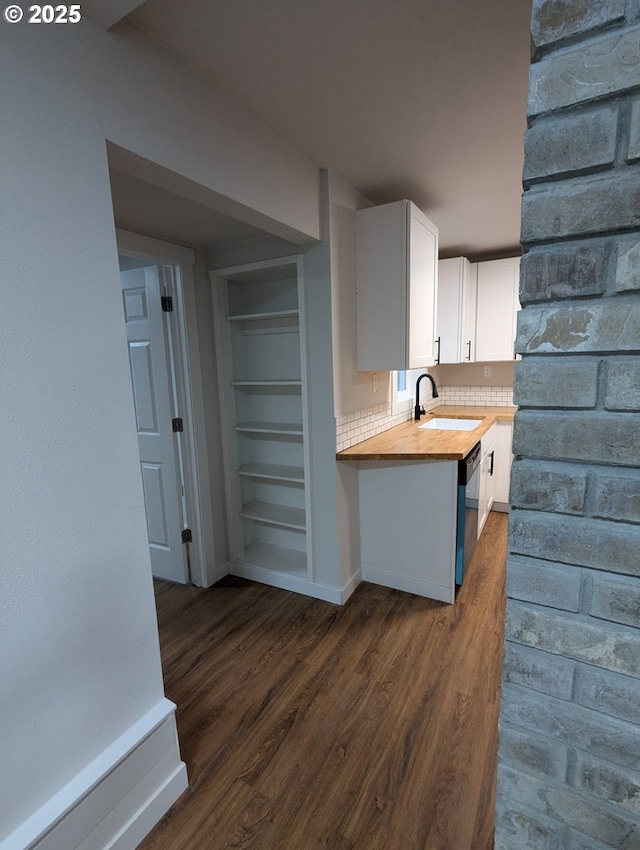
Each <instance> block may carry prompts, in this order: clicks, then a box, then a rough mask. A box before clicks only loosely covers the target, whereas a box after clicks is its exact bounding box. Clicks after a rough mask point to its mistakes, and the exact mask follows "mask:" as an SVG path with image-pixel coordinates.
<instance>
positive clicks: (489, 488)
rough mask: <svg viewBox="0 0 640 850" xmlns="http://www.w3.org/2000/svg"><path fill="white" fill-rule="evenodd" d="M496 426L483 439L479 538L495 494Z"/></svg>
mask: <svg viewBox="0 0 640 850" xmlns="http://www.w3.org/2000/svg"><path fill="white" fill-rule="evenodd" d="M495 448H496V426H495V425H493V426H492V427H491V428H490V429H489V430H488V431H487V433H486V434H485V435H484V437H483V438H482V449H481V457H482V460H481V461H480V486H479V494H478V537H480V534H481V533H482V529H483V528H484V524H485V522H486V521H487V517H488V516H489V511H490V510H491V507H492V505H493V499H494V492H495V475H494V473H495Z"/></svg>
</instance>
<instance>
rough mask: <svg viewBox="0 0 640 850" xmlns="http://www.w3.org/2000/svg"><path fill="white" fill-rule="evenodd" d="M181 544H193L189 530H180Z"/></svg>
mask: <svg viewBox="0 0 640 850" xmlns="http://www.w3.org/2000/svg"><path fill="white" fill-rule="evenodd" d="M182 542H183V543H193V535H192V534H191V529H190V528H183V529H182Z"/></svg>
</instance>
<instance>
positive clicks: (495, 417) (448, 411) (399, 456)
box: [335, 404, 517, 463]
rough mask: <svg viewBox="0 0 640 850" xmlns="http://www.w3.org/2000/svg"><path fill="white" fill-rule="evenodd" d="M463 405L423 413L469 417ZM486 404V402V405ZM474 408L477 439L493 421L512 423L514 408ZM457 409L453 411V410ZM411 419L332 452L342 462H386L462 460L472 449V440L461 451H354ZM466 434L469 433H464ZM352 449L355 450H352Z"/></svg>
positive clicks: (467, 410) (469, 414) (441, 406)
mask: <svg viewBox="0 0 640 850" xmlns="http://www.w3.org/2000/svg"><path fill="white" fill-rule="evenodd" d="M463 407H464V406H463V405H444V404H443V405H440V407H437V408H434V409H433V410H430V411H429V413H428V414H427V415H434V414H437V415H439V416H443V415H446V416H448V417H451V418H452V419H456V418H459V419H465V418H469V416H471V415H473V413H474V412H476V411H475V410H474V408H466V409H461V408H463ZM487 407H489V405H487ZM476 410H477V416H478V417H482V419H483V420H484V421H483V422H482V425H478V430H479V431H480V433H479V434H477V435H475V437H476V438H477V439H481V438H482V436H483V435H484V434H486V433H487V431H488V430H489V428H491V426H492V425H493V424H494V423H495V422H497V421H503V422H504V421H507V422H513V419H514V416H515V414H516V410H517V408H515V407H513V408H512V407H506V408H504V410H496V411H492V412H491V413H487V412H481V411H486V407H479V408H477V409H476ZM454 411H457V412H454ZM410 422H411V420H410V419H407V420H406V421H405V422H401V423H400V424H399V425H394V426H392V428H388V429H387V431H381V432H380V434H375V435H374V436H373V437H367V439H366V440H361V441H360V442H359V443H354V445H353V446H350V447H349V448H348V449H343V450H342V451H341V452H336V456H335V457H336V460H339V461H342V462H352V463H353V462H358V461H361V460H362V461H365V460H366V461H370V460H378V461H387V460H394V461H395V460H462V458H464V457H465V456H466V454H467V453H468V451H470V449H471V448H473V442H472V443H471V445H469V446H468V447H467V448H466V449H465V451H462V452H460V451H448V452H443V451H435V452H424V451H416V452H406V451H405V452H380V451H377V452H375V451H373V452H366V451H365V452H363V451H362V450H360V451H357V449H358V446H361V445H362V444H363V443H366V442H368V441H369V440H375V439H376V437H380V436H381V435H382V434H387V433H388V432H389V431H392V430H393V429H394V428H398V427H401V426H403V425H407V423H410ZM465 433H467V434H468V435H469V436H470V435H471V433H472V432H465ZM354 450H356V451H354Z"/></svg>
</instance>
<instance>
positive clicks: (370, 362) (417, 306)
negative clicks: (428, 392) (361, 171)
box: [356, 201, 438, 372]
mask: <svg viewBox="0 0 640 850" xmlns="http://www.w3.org/2000/svg"><path fill="white" fill-rule="evenodd" d="M437 259H438V228H437V227H436V226H435V225H434V224H433V223H432V222H431V221H429V219H428V218H427V217H426V216H425V215H424V214H423V213H422V212H420V210H419V209H418V208H417V207H416V206H415V204H413V203H411V201H397V202H396V203H393V204H384V205H383V206H379V207H369V208H367V209H363V210H359V211H358V212H357V213H356V277H357V287H356V290H357V292H356V295H357V297H356V304H357V368H358V369H359V370H360V371H363V372H367V371H374V370H381V371H387V370H392V369H399V370H404V369H417V368H421V367H424V366H432V365H433V364H434V363H435V356H434V355H435V344H434V343H435V319H436V290H437V287H436V281H437Z"/></svg>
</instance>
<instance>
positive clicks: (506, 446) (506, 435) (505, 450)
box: [494, 420, 513, 511]
mask: <svg viewBox="0 0 640 850" xmlns="http://www.w3.org/2000/svg"><path fill="white" fill-rule="evenodd" d="M495 430H496V449H495V451H496V455H495V471H494V478H495V493H494V498H495V502H496V510H503V511H505V510H507V509H508V506H509V482H510V478H511V461H512V458H513V455H512V453H511V443H512V439H513V423H512V422H507V421H502V420H499V421H498V422H496V425H495Z"/></svg>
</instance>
